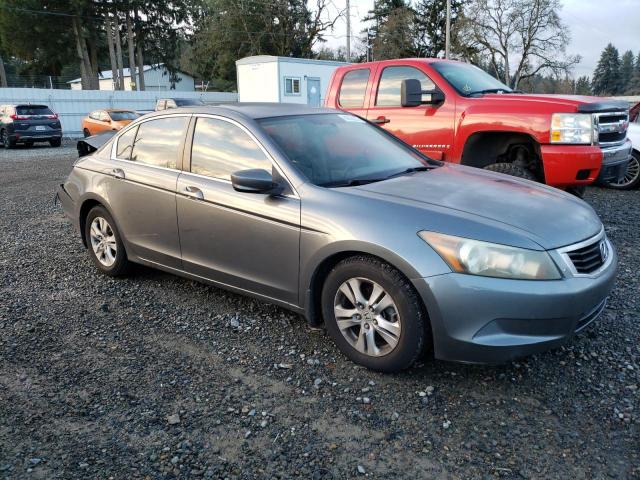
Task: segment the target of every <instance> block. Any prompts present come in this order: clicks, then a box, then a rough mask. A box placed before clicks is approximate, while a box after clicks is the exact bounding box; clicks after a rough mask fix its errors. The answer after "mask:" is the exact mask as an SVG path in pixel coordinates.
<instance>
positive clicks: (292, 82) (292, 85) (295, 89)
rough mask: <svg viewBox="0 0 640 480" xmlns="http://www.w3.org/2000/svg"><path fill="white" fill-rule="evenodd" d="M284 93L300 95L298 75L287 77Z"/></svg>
mask: <svg viewBox="0 0 640 480" xmlns="http://www.w3.org/2000/svg"><path fill="white" fill-rule="evenodd" d="M284 93H286V94H287V95H300V79H299V78H296V77H285V79H284Z"/></svg>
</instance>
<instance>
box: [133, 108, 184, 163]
mask: <svg viewBox="0 0 640 480" xmlns="http://www.w3.org/2000/svg"><path fill="white" fill-rule="evenodd" d="M188 122H189V117H171V118H159V119H157V120H150V121H148V122H144V123H142V124H140V126H139V127H138V134H137V135H136V139H135V142H134V144H133V149H132V152H131V160H133V161H135V162H139V163H144V164H146V165H154V166H156V167H165V168H176V167H177V164H178V157H179V156H180V153H181V151H180V146H181V144H182V139H183V137H184V134H185V131H186V129H187V124H188Z"/></svg>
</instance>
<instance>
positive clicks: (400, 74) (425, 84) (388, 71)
mask: <svg viewBox="0 0 640 480" xmlns="http://www.w3.org/2000/svg"><path fill="white" fill-rule="evenodd" d="M412 78H414V79H416V80H420V84H421V85H422V90H433V89H435V88H436V86H435V84H434V83H433V82H432V81H431V79H430V78H429V77H427V76H426V75H425V74H424V73H423V72H422V71H420V70H418V69H417V68H414V67H387V68H385V69H384V70H383V71H382V75H381V76H380V83H379V84H378V95H377V96H376V106H379V107H383V106H384V107H399V106H401V105H402V103H401V102H400V86H401V85H402V80H409V79H412Z"/></svg>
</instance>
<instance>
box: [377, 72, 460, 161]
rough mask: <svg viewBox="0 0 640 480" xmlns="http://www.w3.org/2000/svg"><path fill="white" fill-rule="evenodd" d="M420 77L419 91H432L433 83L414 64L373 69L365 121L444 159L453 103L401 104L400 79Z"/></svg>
mask: <svg viewBox="0 0 640 480" xmlns="http://www.w3.org/2000/svg"><path fill="white" fill-rule="evenodd" d="M411 78H415V79H417V80H420V83H421V84H422V90H433V89H435V88H436V85H435V83H434V82H433V81H432V80H431V79H430V78H429V77H428V76H427V74H426V73H424V72H423V71H422V70H419V69H418V68H416V67H412V66H409V65H391V66H387V67H385V68H383V69H381V70H378V71H377V72H376V76H375V78H374V82H375V86H374V89H373V91H372V98H371V102H370V107H369V110H368V111H367V120H369V121H371V122H373V123H376V124H378V125H380V126H381V127H383V128H384V129H386V130H388V131H389V132H390V133H392V134H394V135H395V136H397V137H399V138H400V139H402V140H403V141H405V142H406V143H408V144H410V145H412V146H413V147H415V148H417V149H418V150H420V151H421V152H423V153H424V154H426V155H428V156H429V157H431V158H434V159H436V160H447V159H448V158H447V157H448V156H449V155H450V154H451V149H452V144H453V130H454V124H453V120H454V113H455V112H454V104H453V102H452V101H447V99H445V101H444V103H441V104H439V105H430V104H425V105H421V106H418V107H402V105H401V103H400V85H401V83H402V80H405V79H411Z"/></svg>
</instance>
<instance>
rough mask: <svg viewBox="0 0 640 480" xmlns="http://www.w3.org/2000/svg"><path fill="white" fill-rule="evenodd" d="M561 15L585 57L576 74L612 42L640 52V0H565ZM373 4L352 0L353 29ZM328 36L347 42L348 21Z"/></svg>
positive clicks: (573, 50)
mask: <svg viewBox="0 0 640 480" xmlns="http://www.w3.org/2000/svg"><path fill="white" fill-rule="evenodd" d="M562 4H563V8H562V10H561V11H560V16H561V18H562V21H563V22H564V24H565V25H567V27H568V28H569V30H570V32H571V43H570V44H569V46H568V48H567V52H568V53H570V54H574V55H575V54H577V55H580V56H581V57H582V61H581V62H580V63H579V64H578V65H577V66H576V67H574V69H573V74H574V76H576V77H577V76H580V75H588V76H591V74H592V73H593V70H594V69H595V67H596V65H597V63H598V59H599V58H600V53H601V52H602V50H603V49H604V47H606V46H607V44H608V43H609V42H611V43H613V45H614V46H616V47H617V48H618V50H619V51H620V54H621V55H622V53H623V52H625V51H626V50H632V51H633V53H634V55H635V56H637V55H638V53H640V0H564V1H562ZM335 5H336V6H337V7H338V8H344V5H345V0H335ZM372 7H373V0H351V23H352V27H351V31H352V35H356V36H357V35H358V34H359V33H360V31H361V30H362V29H364V28H365V27H366V25H365V24H363V23H361V22H360V19H361V18H362V17H364V16H365V15H366V13H367V12H368V11H369V10H370V9H371V8H372ZM332 35H333V37H327V40H328V43H327V44H328V46H331V47H336V46H339V45H344V44H345V43H346V22H345V21H341V22H340V23H338V25H337V26H336V29H335V30H334V32H333V33H332Z"/></svg>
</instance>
